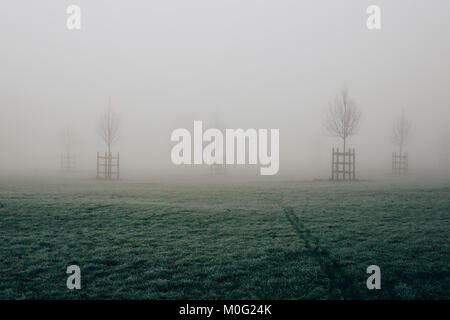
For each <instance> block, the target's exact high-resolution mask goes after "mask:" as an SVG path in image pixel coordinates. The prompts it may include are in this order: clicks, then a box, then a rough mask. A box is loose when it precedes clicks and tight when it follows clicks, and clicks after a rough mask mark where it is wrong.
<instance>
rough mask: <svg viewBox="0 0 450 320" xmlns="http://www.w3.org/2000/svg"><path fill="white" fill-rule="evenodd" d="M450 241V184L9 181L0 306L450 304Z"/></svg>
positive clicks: (1, 229)
mask: <svg viewBox="0 0 450 320" xmlns="http://www.w3.org/2000/svg"><path fill="white" fill-rule="evenodd" d="M449 240H450V181H441V182H439V183H427V184H426V183H420V182H414V183H402V182H399V181H395V180H387V181H384V182H374V181H366V182H355V183H350V184H336V183H335V184H333V183H330V182H327V181H323V182H320V181H317V182H260V183H246V184H242V183H236V184H232V183H227V184H224V185H220V184H212V183H207V184H203V185H194V184H188V183H183V184H174V183H167V184H163V183H161V184H157V183H153V184H152V183H138V182H127V181H121V182H98V181H94V180H74V181H70V180H67V181H59V180H51V179H47V180H45V181H40V180H36V179H35V180H32V181H31V180H30V181H27V180H25V179H21V180H19V179H6V180H5V179H3V180H2V181H1V182H0V257H1V261H0V299H86V298H89V299H120V298H124V299H358V298H363V299H449V298H450V269H449V265H450V241H449ZM71 264H76V265H79V266H80V268H81V279H82V280H81V283H82V284H81V285H82V289H81V290H68V289H67V287H66V279H67V276H68V275H67V274H66V273H65V272H66V268H67V266H69V265H71ZM372 264H376V265H379V266H380V268H381V272H382V276H381V279H382V280H381V286H382V289H381V290H368V289H367V288H366V279H367V277H368V275H367V274H366V268H367V267H368V266H369V265H372Z"/></svg>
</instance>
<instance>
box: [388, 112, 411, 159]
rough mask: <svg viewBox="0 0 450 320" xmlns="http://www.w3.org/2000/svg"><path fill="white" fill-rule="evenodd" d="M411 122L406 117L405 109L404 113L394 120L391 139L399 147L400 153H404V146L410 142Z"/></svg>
mask: <svg viewBox="0 0 450 320" xmlns="http://www.w3.org/2000/svg"><path fill="white" fill-rule="evenodd" d="M410 132H411V122H410V121H409V119H408V118H407V117H406V114H405V110H402V114H401V115H400V117H398V119H397V120H396V121H395V122H394V125H393V127H392V135H391V141H392V143H393V144H394V145H395V146H396V147H398V149H399V152H400V155H402V152H403V148H404V147H405V146H406V145H407V144H408V143H409V141H410V138H411V135H410Z"/></svg>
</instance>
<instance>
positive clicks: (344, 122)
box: [324, 88, 361, 148]
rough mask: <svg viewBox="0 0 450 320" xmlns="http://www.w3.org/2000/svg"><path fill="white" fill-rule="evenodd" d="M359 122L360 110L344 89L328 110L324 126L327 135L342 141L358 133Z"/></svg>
mask: <svg viewBox="0 0 450 320" xmlns="http://www.w3.org/2000/svg"><path fill="white" fill-rule="evenodd" d="M360 122H361V110H360V109H359V107H358V106H357V105H356V103H355V102H354V101H353V100H352V99H350V98H349V96H348V92H347V90H346V89H345V88H344V89H342V91H341V94H340V95H339V96H337V97H336V99H335V101H334V103H333V104H331V105H330V106H329V108H328V111H327V113H326V116H325V121H324V126H325V129H326V130H327V131H328V133H329V134H331V135H332V136H335V137H339V138H341V139H342V140H343V141H344V148H345V140H346V139H347V138H348V137H350V136H352V135H355V134H356V133H357V132H358V129H359V125H360Z"/></svg>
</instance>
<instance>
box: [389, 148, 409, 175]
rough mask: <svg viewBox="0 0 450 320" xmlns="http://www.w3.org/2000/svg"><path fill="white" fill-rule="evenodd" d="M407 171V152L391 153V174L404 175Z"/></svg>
mask: <svg viewBox="0 0 450 320" xmlns="http://www.w3.org/2000/svg"><path fill="white" fill-rule="evenodd" d="M407 173H408V153H407V152H405V153H397V152H393V153H392V174H395V175H405V174H407Z"/></svg>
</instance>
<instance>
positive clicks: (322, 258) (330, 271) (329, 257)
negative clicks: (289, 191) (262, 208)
mask: <svg viewBox="0 0 450 320" xmlns="http://www.w3.org/2000/svg"><path fill="white" fill-rule="evenodd" d="M280 206H281V208H282V209H283V211H284V213H285V215H286V218H287V219H288V221H289V223H290V224H291V225H292V227H293V229H294V231H295V232H296V233H297V234H298V236H299V238H300V239H301V240H302V241H303V242H304V243H305V248H306V249H307V250H308V254H309V255H310V256H311V257H313V258H314V259H316V260H317V261H318V263H319V265H320V268H321V269H322V271H323V272H324V273H325V274H326V276H327V277H328V278H329V280H330V286H329V288H328V289H329V292H330V297H331V298H332V299H345V298H351V299H359V298H361V291H360V288H359V286H358V283H357V281H356V279H355V278H354V277H353V276H351V274H350V273H349V272H348V271H347V270H346V269H345V266H343V265H342V264H340V263H339V261H338V259H337V258H336V257H334V256H333V254H332V253H331V252H330V251H329V250H327V249H326V248H324V247H323V246H321V245H320V241H319V239H318V238H317V237H315V236H314V235H313V234H312V233H311V231H310V230H309V229H307V228H306V227H305V225H304V224H303V223H302V222H301V221H300V220H299V218H298V217H297V215H296V214H295V213H294V210H293V209H292V208H291V207H286V206H282V205H281V204H280Z"/></svg>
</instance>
